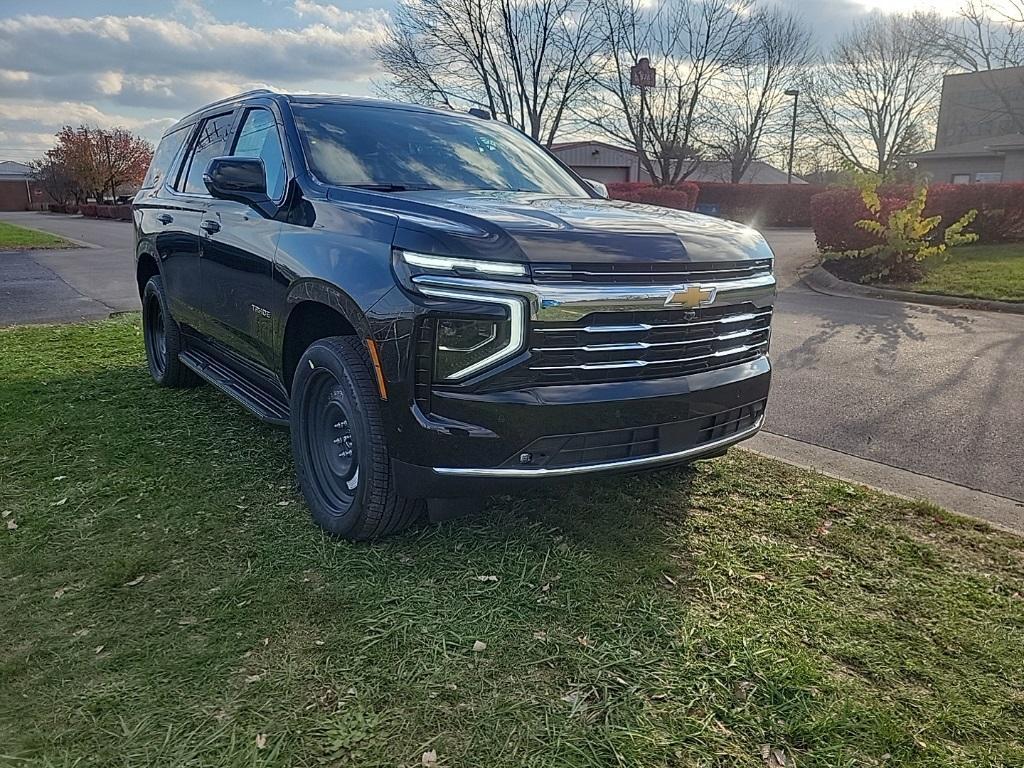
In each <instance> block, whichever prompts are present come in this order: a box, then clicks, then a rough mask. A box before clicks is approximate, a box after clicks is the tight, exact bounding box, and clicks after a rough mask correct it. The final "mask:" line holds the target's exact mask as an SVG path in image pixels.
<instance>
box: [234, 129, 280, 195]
mask: <svg viewBox="0 0 1024 768" xmlns="http://www.w3.org/2000/svg"><path fill="white" fill-rule="evenodd" d="M231 154H232V155H234V156H236V157H258V158H260V159H261V160H262V161H263V167H264V169H266V172H267V195H268V196H269V197H270V199H271V200H280V199H281V196H282V195H283V194H284V183H285V169H284V152H283V151H282V149H281V137H280V136H279V135H278V133H277V123H276V122H275V121H274V116H273V115H272V114H271V113H270V111H269V110H266V109H250V110H249V111H248V112H246V113H245V117H244V118H243V120H242V128H241V130H240V131H239V132H238V138H237V139H236V140H235V151H234V152H232V153H231Z"/></svg>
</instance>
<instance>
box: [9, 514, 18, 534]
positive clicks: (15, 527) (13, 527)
mask: <svg viewBox="0 0 1024 768" xmlns="http://www.w3.org/2000/svg"><path fill="white" fill-rule="evenodd" d="M7 530H8V531H16V530H18V524H17V523H16V522H14V518H13V517H12V518H11V519H10V520H8V521H7Z"/></svg>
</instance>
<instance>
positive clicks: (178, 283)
mask: <svg viewBox="0 0 1024 768" xmlns="http://www.w3.org/2000/svg"><path fill="white" fill-rule="evenodd" d="M234 119H235V113H234V112H233V111H228V112H224V113H222V114H217V115H212V116H210V117H206V118H205V119H203V120H201V121H200V123H199V127H198V129H197V130H196V132H195V134H194V135H193V137H192V141H191V142H190V144H189V147H188V153H187V154H186V156H185V161H184V162H183V163H182V166H181V170H180V172H179V173H178V177H177V179H175V181H174V183H173V185H172V190H171V191H170V192H169V194H168V197H169V199H170V200H171V201H172V204H173V206H174V207H173V209H169V210H166V211H163V212H162V218H161V219H160V220H159V221H160V226H161V227H162V236H163V241H164V243H165V247H164V248H163V250H162V251H161V254H160V257H161V259H162V265H161V272H162V274H163V276H164V281H165V283H166V285H167V292H168V294H170V295H171V296H172V297H173V298H172V305H171V313H172V314H173V315H174V317H175V319H177V320H178V321H180V322H183V323H185V324H186V325H190V326H192V327H193V328H195V329H197V330H198V331H200V332H201V333H204V334H208V333H209V325H210V323H209V320H208V311H209V308H208V307H207V306H205V301H204V299H205V297H204V295H203V294H204V292H203V287H202V280H201V277H200V273H199V272H200V270H199V252H200V242H199V233H200V229H199V227H200V224H201V223H202V221H203V214H204V213H205V212H206V209H207V208H208V207H209V205H210V203H211V201H212V200H213V198H212V197H210V195H209V193H208V192H207V191H206V185H205V184H203V171H205V170H206V166H207V165H209V163H210V160H212V159H213V158H215V157H218V156H220V155H223V154H224V152H225V151H226V147H227V144H228V139H229V138H230V136H231V130H232V128H233V127H234Z"/></svg>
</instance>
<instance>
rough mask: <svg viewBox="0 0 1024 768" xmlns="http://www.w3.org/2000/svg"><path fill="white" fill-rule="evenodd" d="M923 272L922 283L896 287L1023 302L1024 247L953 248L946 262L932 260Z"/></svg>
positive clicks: (1018, 245)
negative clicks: (924, 272) (925, 271)
mask: <svg viewBox="0 0 1024 768" xmlns="http://www.w3.org/2000/svg"><path fill="white" fill-rule="evenodd" d="M926 269H927V273H926V274H925V276H924V278H923V279H922V280H920V281H918V282H916V283H911V284H907V285H899V286H895V287H897V288H905V289H907V290H910V291H919V292H921V293H941V294H945V295H947V296H968V297H971V298H976V299H999V300H1000V301H1024V243H1009V244H1006V245H966V246H962V247H960V248H954V249H953V250H951V251H950V252H949V258H948V259H947V260H945V261H943V260H941V259H934V260H932V261H931V262H930V263H927V264H926Z"/></svg>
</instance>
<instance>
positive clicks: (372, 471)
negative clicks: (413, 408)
mask: <svg viewBox="0 0 1024 768" xmlns="http://www.w3.org/2000/svg"><path fill="white" fill-rule="evenodd" d="M291 427H292V454H293V456H294V458H295V469H296V474H297V475H298V479H299V485H300V487H301V488H302V493H303V495H304V496H305V498H306V503H307V504H308V505H309V509H310V512H311V513H312V515H313V519H314V520H315V521H316V523H317V524H318V525H319V526H320V527H322V528H323V529H324V530H325V531H327V532H328V533H330V534H332V535H334V536H341V537H344V538H347V539H354V540H365V539H372V538H376V537H378V536H383V535H386V534H388V533H393V532H395V531H398V530H401V529H402V528H404V527H406V526H407V525H408V524H409V523H410V522H412V520H413V519H415V517H416V516H417V514H418V513H419V512H420V511H422V509H423V503H422V502H421V501H417V500H414V499H405V498H402V497H400V496H398V494H397V493H396V492H395V487H394V486H395V483H394V478H393V474H392V470H391V460H390V457H389V454H388V450H387V444H386V441H385V437H384V431H383V421H382V419H381V413H380V396H379V394H378V392H377V387H376V384H375V381H374V378H373V374H372V372H371V368H370V363H369V359H368V355H367V351H366V347H365V346H364V345H363V343H362V342H361V341H360V340H359V339H357V338H355V337H350V336H337V337H333V338H327V339H321V340H319V341H316V342H314V343H313V344H311V345H310V347H309V348H308V349H307V350H306V352H305V354H304V355H303V356H302V359H301V360H300V361H299V364H298V367H297V368H296V371H295V378H294V380H293V382H292V392H291Z"/></svg>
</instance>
